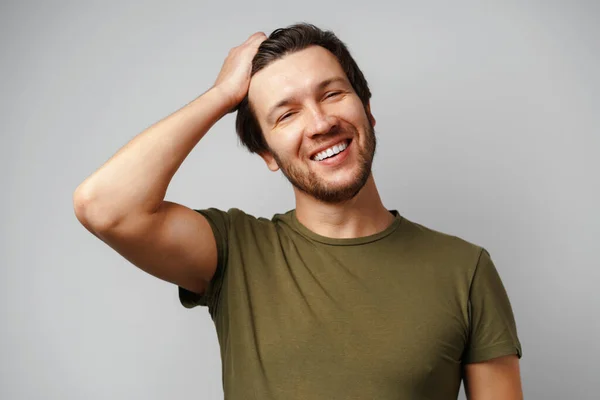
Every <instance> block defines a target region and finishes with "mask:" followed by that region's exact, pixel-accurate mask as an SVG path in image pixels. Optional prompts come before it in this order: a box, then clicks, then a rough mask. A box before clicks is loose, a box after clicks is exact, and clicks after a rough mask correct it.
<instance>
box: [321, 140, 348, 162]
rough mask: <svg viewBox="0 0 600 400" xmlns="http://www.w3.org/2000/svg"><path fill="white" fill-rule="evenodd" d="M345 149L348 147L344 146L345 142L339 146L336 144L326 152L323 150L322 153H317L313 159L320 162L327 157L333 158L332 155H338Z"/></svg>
mask: <svg viewBox="0 0 600 400" xmlns="http://www.w3.org/2000/svg"><path fill="white" fill-rule="evenodd" d="M346 147H348V145H347V144H346V142H342V143H340V144H336V145H335V146H332V147H330V148H328V149H327V150H324V151H322V152H320V153H318V154H317V155H316V156H314V157H313V158H314V159H315V160H316V161H321V160H324V159H326V158H328V157H331V156H333V155H334V154H338V153H340V152H342V151H344V150H346Z"/></svg>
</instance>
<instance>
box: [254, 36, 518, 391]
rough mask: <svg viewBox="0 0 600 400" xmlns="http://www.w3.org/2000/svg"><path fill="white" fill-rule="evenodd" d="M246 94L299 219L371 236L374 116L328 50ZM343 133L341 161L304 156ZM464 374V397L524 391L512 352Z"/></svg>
mask: <svg viewBox="0 0 600 400" xmlns="http://www.w3.org/2000/svg"><path fill="white" fill-rule="evenodd" d="M330 80H331V83H329V84H328V85H327V86H321V85H320V84H321V83H323V82H326V81H330ZM248 98H249V101H250V103H251V105H252V107H253V109H254V111H255V113H256V117H257V119H258V122H259V125H260V127H261V129H262V131H263V134H264V136H265V140H266V141H267V144H268V146H269V148H270V151H268V152H265V153H263V154H261V155H260V156H261V157H262V158H263V160H264V161H265V163H266V165H267V167H268V168H269V169H270V170H271V171H278V170H280V169H281V170H282V172H283V173H284V175H285V176H286V177H287V178H288V179H289V180H290V182H291V183H292V185H293V188H294V194H295V198H296V215H297V217H298V220H299V221H300V222H301V223H302V224H303V225H305V226H306V227H308V228H309V229H311V230H312V231H313V232H316V233H318V234H320V235H322V236H327V237H335V238H353V237H360V236H367V235H372V234H375V233H377V232H379V231H381V230H384V229H385V228H386V227H387V226H389V224H390V223H391V222H392V220H393V216H392V215H391V214H390V213H389V212H388V210H387V209H386V208H385V207H384V205H383V203H382V201H381V198H380V196H379V193H378V191H377V187H376V185H375V181H374V178H373V174H372V173H371V165H372V162H373V156H374V152H375V141H374V130H373V127H374V126H375V123H376V121H375V118H374V117H373V114H372V113H371V108H370V104H367V105H366V107H365V106H364V105H363V104H362V102H361V101H360V99H359V97H358V96H357V94H356V93H355V92H354V90H353V89H352V86H351V85H350V83H349V81H348V80H347V78H346V76H345V74H344V72H343V70H342V68H341V66H340V64H339V63H338V62H337V60H336V59H335V57H334V56H333V54H331V53H330V52H329V51H327V50H326V49H324V48H322V47H318V46H313V47H309V48H307V49H304V50H302V51H299V52H296V53H293V54H290V55H287V56H285V57H283V58H282V59H279V60H277V61H275V62H273V63H272V64H270V65H269V66H267V67H266V68H264V69H263V70H261V71H259V72H258V73H256V74H255V75H254V76H253V77H252V79H251V81H250V85H249V91H248ZM284 100H287V101H286V102H285V105H284V106H280V107H277V105H278V104H281V103H282V102H283V101H284ZM342 137H351V138H352V143H353V144H354V146H351V147H349V148H348V149H347V150H346V151H348V152H349V154H348V157H347V158H346V159H345V160H344V162H343V163H342V164H341V165H338V166H334V167H330V166H325V165H322V164H319V162H317V161H313V160H311V158H310V156H311V155H312V154H313V153H314V151H315V150H316V149H317V148H319V147H321V145H322V144H323V143H325V142H327V143H329V141H335V140H337V138H342ZM324 189H327V190H324ZM464 381H465V388H466V394H467V398H468V399H469V400H496V399H497V400H500V399H502V400H521V399H522V398H523V394H522V388H521V379H520V371H519V359H518V358H517V357H516V356H514V355H511V356H505V357H498V358H495V359H492V360H488V361H485V362H479V363H473V364H468V365H466V366H465V367H464Z"/></svg>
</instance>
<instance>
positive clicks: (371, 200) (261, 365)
mask: <svg viewBox="0 0 600 400" xmlns="http://www.w3.org/2000/svg"><path fill="white" fill-rule="evenodd" d="M370 96H371V93H370V91H369V88H368V85H367V82H366V80H365V78H364V76H363V74H362V72H361V71H360V69H359V68H358V66H357V65H356V63H355V62H354V60H353V59H352V57H351V56H350V54H349V52H348V50H347V49H346V47H345V46H344V44H343V43H342V42H340V41H339V39H338V38H337V37H336V36H335V35H334V34H333V33H331V32H324V31H321V30H319V29H318V28H316V27H314V26H312V25H307V24H300V25H294V26H291V27H289V28H286V29H279V30H276V31H275V32H273V33H272V34H271V35H270V37H269V38H268V39H267V38H266V36H265V35H264V34H263V33H256V34H254V35H252V36H251V37H250V38H249V39H248V40H247V41H246V42H245V43H244V44H242V45H241V46H239V47H237V48H234V49H233V50H232V51H231V52H230V53H229V56H228V57H227V59H226V60H225V63H224V65H223V67H222V70H221V72H220V74H219V76H218V77H217V80H216V82H215V84H214V86H213V87H212V88H211V89H210V90H209V91H207V92H206V93H204V94H203V95H202V96H200V97H199V98H197V99H196V100H194V101H192V102H191V103H189V104H188V105H186V106H185V107H183V108H182V109H181V110H179V111H177V112H176V113H174V114H173V115H171V116H169V117H167V118H165V119H164V120H162V121H160V122H158V123H156V124H155V125H154V126H152V127H150V128H149V129H147V130H146V131H144V132H143V133H141V134H140V135H138V136H137V137H135V138H134V139H133V140H132V141H131V142H130V143H128V144H127V145H126V146H125V147H124V148H123V149H121V150H120V151H119V152H118V153H117V154H116V155H115V156H113V157H112V158H111V159H110V160H109V161H108V162H107V163H106V164H105V165H103V166H102V167H101V168H100V169H99V170H98V171H96V172H95V173H94V174H93V175H92V176H90V177H89V178H88V179H86V181H84V182H83V183H82V184H81V185H80V186H79V187H78V188H77V190H76V192H75V194H74V204H75V210H76V215H77V218H78V219H79V220H80V221H81V223H82V224H83V225H84V226H85V227H86V228H87V229H88V230H90V231H91V232H92V233H94V234H95V235H96V236H97V237H99V238H100V239H101V240H103V241H104V242H106V243H107V244H108V245H109V246H111V247H112V248H114V249H115V250H116V251H117V252H119V253H120V254H121V255H122V256H123V257H125V258H127V259H128V260H129V261H131V262H132V263H133V264H135V265H136V266H138V267H139V268H141V269H143V270H144V271H146V272H148V273H150V274H152V275H154V276H157V277H158V278H161V279H164V280H166V281H169V282H172V283H174V284H176V285H178V286H179V296H180V299H181V302H182V304H183V305H184V306H186V307H194V306H197V305H203V306H208V308H209V311H210V315H211V316H212V319H213V320H214V323H215V326H216V329H217V334H218V339H219V344H220V348H221V357H222V373H223V385H224V391H225V398H227V399H231V400H237V399H260V400H265V399H285V400H291V399H311V400H315V399H327V400H332V399H378V400H385V399H389V400H391V399H451V398H456V397H457V395H458V391H459V387H460V383H461V379H464V381H465V387H466V393H467V395H468V397H469V399H475V400H481V399H486V400H489V399H503V400H508V399H515V400H516V399H521V398H522V390H521V382H520V373H519V358H520V357H521V344H520V343H519V339H518V337H517V331H516V326H515V321H514V317H513V313H512V309H511V306H510V302H509V299H508V297H507V295H506V291H505V290H504V287H503V284H502V282H501V280H500V277H499V275H498V273H497V271H496V269H495V267H494V264H493V263H492V261H491V259H490V255H489V254H488V252H487V251H486V250H484V249H483V248H481V247H479V246H476V245H474V244H471V243H468V242H466V241H464V240H462V239H460V238H457V237H454V236H450V235H446V234H443V233H440V232H436V231H434V230H431V229H428V228H426V227H424V226H422V225H419V224H417V223H415V222H412V221H410V220H408V219H407V218H405V217H403V216H401V215H400V214H399V213H398V212H397V211H395V210H388V209H386V208H385V207H384V205H383V204H382V201H381V199H380V196H379V194H378V192H377V187H376V185H375V181H374V179H373V175H372V173H371V164H372V162H373V156H374V153H375V144H376V140H375V132H374V126H375V118H374V117H373V114H372V113H371V108H370V104H369V99H370ZM233 109H237V112H238V114H237V122H236V127H237V132H238V134H239V136H240V139H241V141H242V143H243V144H244V145H246V146H247V147H248V149H249V150H250V151H252V152H255V153H257V154H259V155H260V156H261V157H262V158H263V159H264V161H265V163H266V164H267V166H268V168H270V169H271V170H273V171H277V170H281V171H282V173H283V174H284V175H285V176H286V177H287V178H288V179H289V181H290V182H291V183H292V185H293V190H294V193H295V197H296V208H295V209H294V210H292V211H289V212H286V213H283V214H276V215H274V216H273V218H272V219H270V220H269V219H265V218H255V217H253V216H251V215H248V214H246V213H244V212H243V211H241V210H239V209H230V210H229V211H222V210H219V209H215V208H210V209H203V210H191V209H189V208H187V207H184V206H182V205H179V204H175V203H172V202H168V201H165V200H164V195H165V192H166V190H167V186H168V184H169V182H170V181H171V179H172V177H173V175H174V174H175V172H176V171H177V169H178V168H179V166H180V165H181V163H182V162H183V160H184V159H185V157H186V156H187V155H188V154H189V153H190V151H191V150H192V149H193V147H194V146H195V145H196V144H197V143H198V141H199V140H200V139H201V138H202V137H203V136H204V135H205V134H206V132H207V131H208V130H209V129H210V127H211V126H212V125H213V124H214V123H215V122H217V121H218V120H219V119H220V118H221V117H222V116H224V115H225V114H227V113H228V112H229V111H231V110H233ZM206 190H210V188H206Z"/></svg>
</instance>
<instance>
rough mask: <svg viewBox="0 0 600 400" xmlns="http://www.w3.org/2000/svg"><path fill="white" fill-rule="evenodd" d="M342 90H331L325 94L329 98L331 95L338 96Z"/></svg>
mask: <svg viewBox="0 0 600 400" xmlns="http://www.w3.org/2000/svg"><path fill="white" fill-rule="evenodd" d="M340 93H341V92H329V93H327V94H326V95H325V98H326V99H328V98H330V97H334V96H337V95H338V94H340Z"/></svg>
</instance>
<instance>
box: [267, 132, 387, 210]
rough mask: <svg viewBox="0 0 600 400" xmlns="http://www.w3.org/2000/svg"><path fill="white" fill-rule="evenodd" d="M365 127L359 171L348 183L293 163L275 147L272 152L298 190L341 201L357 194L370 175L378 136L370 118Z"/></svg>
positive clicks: (312, 195)
mask: <svg viewBox="0 0 600 400" xmlns="http://www.w3.org/2000/svg"><path fill="white" fill-rule="evenodd" d="M366 128H367V129H365V132H366V138H365V139H366V140H365V145H364V147H359V148H358V172H356V174H355V176H354V178H353V179H352V181H351V182H349V183H347V184H345V185H334V184H330V183H328V182H327V181H325V180H324V179H321V178H320V177H319V176H318V175H317V174H316V173H315V172H314V171H312V170H310V169H308V168H303V166H297V165H293V163H292V162H290V161H289V160H287V159H285V158H282V157H281V156H280V155H279V154H277V153H275V152H274V151H272V150H271V154H272V155H273V158H274V159H275V161H276V162H277V165H278V166H279V168H280V169H281V172H282V173H283V175H284V176H285V177H286V178H287V180H288V181H289V182H290V183H291V184H292V185H293V186H294V187H296V188H297V189H298V190H300V191H302V192H304V193H306V194H307V195H309V196H311V197H313V198H315V199H316V200H319V201H322V202H324V203H329V204H337V203H341V202H344V201H347V200H350V199H352V198H354V196H356V195H357V194H358V192H360V190H361V189H362V188H363V186H364V185H365V183H367V180H368V179H369V176H370V175H371V168H372V165H373V158H374V157H375V148H376V146H377V140H376V139H375V129H374V128H373V125H372V124H371V122H370V121H369V122H368V125H367V127H366ZM339 133H343V132H342V131H340V130H338V131H337V132H335V133H334V135H336V134H339ZM352 140H353V141H354V140H356V143H355V145H356V146H360V145H359V144H358V139H357V138H356V135H355V136H354V139H352Z"/></svg>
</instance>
